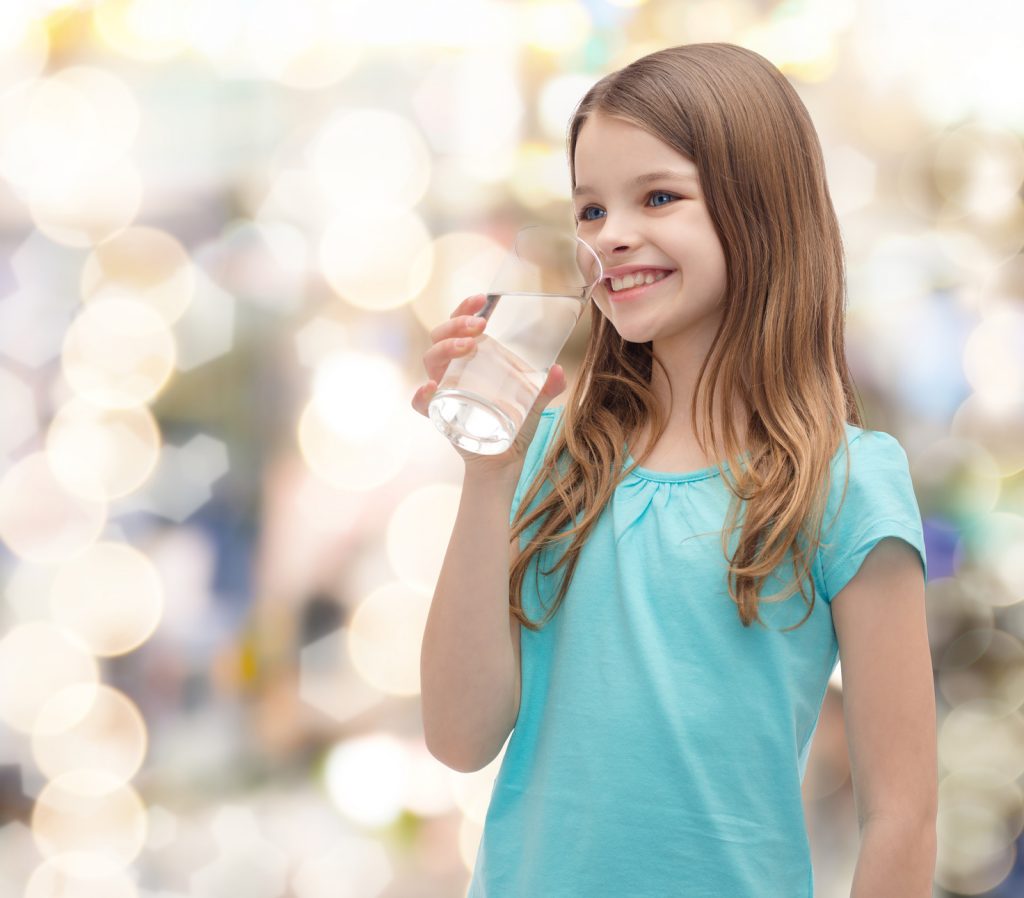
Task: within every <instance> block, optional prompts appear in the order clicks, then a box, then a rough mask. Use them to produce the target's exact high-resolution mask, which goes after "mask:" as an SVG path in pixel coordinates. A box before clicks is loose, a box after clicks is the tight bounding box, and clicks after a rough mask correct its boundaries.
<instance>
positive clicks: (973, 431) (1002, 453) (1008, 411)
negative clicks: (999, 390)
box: [950, 393, 1024, 477]
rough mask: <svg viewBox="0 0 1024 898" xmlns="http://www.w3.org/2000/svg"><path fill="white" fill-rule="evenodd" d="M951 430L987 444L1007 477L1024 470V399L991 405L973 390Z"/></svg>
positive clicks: (986, 446) (954, 420)
mask: <svg viewBox="0 0 1024 898" xmlns="http://www.w3.org/2000/svg"><path fill="white" fill-rule="evenodd" d="M950 432H951V433H952V435H953V436H955V437H958V438H960V439H965V440H971V441H972V442H974V443H977V444H979V445H981V446H983V447H984V448H985V449H986V451H987V452H988V453H989V455H990V456H991V457H992V458H993V459H994V460H995V463H996V465H998V467H999V472H1000V474H1002V476H1003V477H1012V476H1013V475H1014V474H1019V473H1020V472H1021V471H1024V398H1019V399H1017V400H1016V401H1015V402H1013V403H1012V404H1004V403H1002V402H996V403H995V404H989V403H988V402H987V401H986V399H985V395H984V394H979V393H972V394H971V395H970V396H968V397H967V398H966V399H965V400H964V401H963V403H962V404H961V405H960V407H959V408H958V409H957V411H956V414H955V415H954V416H953V421H952V424H951V425H950Z"/></svg>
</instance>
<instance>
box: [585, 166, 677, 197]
mask: <svg viewBox="0 0 1024 898" xmlns="http://www.w3.org/2000/svg"><path fill="white" fill-rule="evenodd" d="M672 179H674V180H677V181H692V182H694V183H696V181H697V176H696V175H692V174H684V173H683V172H679V171H672V170H671V169H668V168H663V169H660V170H658V171H652V172H647V174H645V175H637V177H635V178H634V179H633V180H632V181H631V182H630V186H632V187H639V186H640V185H642V184H649V183H650V182H651V181H665V180H672ZM595 192H596V191H595V190H594V188H593V187H584V186H583V185H582V184H581V185H578V186H577V187H576V189H575V190H574V191H573V192H572V195H573V196H583V194H585V193H595Z"/></svg>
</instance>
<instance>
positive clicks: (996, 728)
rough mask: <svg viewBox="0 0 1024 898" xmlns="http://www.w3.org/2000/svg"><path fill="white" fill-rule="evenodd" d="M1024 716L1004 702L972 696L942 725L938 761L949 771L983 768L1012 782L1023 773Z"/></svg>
mask: <svg viewBox="0 0 1024 898" xmlns="http://www.w3.org/2000/svg"><path fill="white" fill-rule="evenodd" d="M1021 745H1024V718H1022V717H1021V715H1020V713H1019V712H1018V711H1013V710H1010V709H1009V707H1008V706H1007V705H1006V704H1005V703H1004V702H997V701H994V700H992V699H989V698H984V699H972V700H971V701H968V702H964V703H963V704H962V705H957V706H956V707H955V708H953V709H952V710H951V711H950V712H949V714H947V715H946V718H945V720H943V721H942V723H941V725H940V727H939V760H940V761H941V762H942V763H943V765H944V766H945V767H946V769H947V770H949V771H958V770H967V769H974V768H981V769H984V770H987V771H989V772H990V773H991V774H992V775H993V776H994V777H998V778H1000V779H1001V780H1002V781H1003V782H1006V783H1011V782H1013V781H1014V780H1016V779H1017V778H1018V777H1019V776H1020V775H1021V773H1024V752H1021V750H1020V747H1021Z"/></svg>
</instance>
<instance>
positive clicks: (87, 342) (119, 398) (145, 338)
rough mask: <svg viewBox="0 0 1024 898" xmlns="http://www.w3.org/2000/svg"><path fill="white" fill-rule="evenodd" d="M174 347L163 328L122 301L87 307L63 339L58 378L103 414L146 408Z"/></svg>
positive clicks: (147, 312)
mask: <svg viewBox="0 0 1024 898" xmlns="http://www.w3.org/2000/svg"><path fill="white" fill-rule="evenodd" d="M175 356H176V346H175V342H174V337H173V336H172V334H171V332H170V330H169V329H168V327H167V323H166V322H165V321H164V320H163V318H161V317H160V316H159V315H158V314H157V313H156V312H154V311H153V310H152V309H151V308H149V307H148V306H146V305H144V304H142V303H137V302H133V301H131V300H127V299H102V300H97V301H96V302H93V303H90V304H89V305H88V306H86V307H85V308H84V309H83V310H82V311H81V312H80V313H79V315H78V317H77V318H76V319H75V320H74V321H73V322H72V324H71V327H69V328H68V331H67V334H66V335H65V338H64V350H63V358H62V361H63V368H64V376H65V377H66V378H67V380H68V383H69V384H70V385H71V387H72V389H74V390H75V392H77V393H79V394H81V395H82V396H84V397H85V398H86V399H88V400H90V401H91V402H93V403H95V404H96V405H100V406H103V407H105V408H128V407H130V406H135V405H141V404H143V403H146V402H149V401H150V400H151V399H153V397H155V396H156V394H157V393H159V392H160V390H161V389H163V387H164V385H165V384H166V383H167V380H168V379H169V378H170V376H171V374H172V372H173V370H174V361H175Z"/></svg>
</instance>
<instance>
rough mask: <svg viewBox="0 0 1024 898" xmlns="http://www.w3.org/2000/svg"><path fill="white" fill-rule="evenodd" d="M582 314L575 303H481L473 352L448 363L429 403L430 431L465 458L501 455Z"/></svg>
mask: <svg viewBox="0 0 1024 898" xmlns="http://www.w3.org/2000/svg"><path fill="white" fill-rule="evenodd" d="M582 311H583V302H582V301H581V300H580V298H579V297H575V296H554V295H551V294H529V293H509V294H505V295H489V296H488V297H487V303H486V304H485V305H484V308H483V309H481V311H480V312H479V313H478V314H479V315H481V316H482V317H485V318H487V327H486V329H485V331H484V333H483V334H482V335H481V336H480V337H478V338H477V340H476V348H475V351H474V352H471V353H470V354H469V355H466V356H459V357H457V358H455V359H453V360H452V361H451V363H450V364H449V365H448V370H447V371H446V372H445V375H444V377H443V378H442V380H441V383H439V384H438V387H437V392H436V393H435V394H434V397H433V399H432V400H431V402H430V409H429V412H430V418H431V420H432V421H433V422H434V424H435V425H436V426H437V428H438V430H440V431H441V432H442V433H443V434H444V435H445V436H447V437H448V439H449V440H451V441H452V442H453V443H455V444H456V445H457V446H459V447H460V448H462V449H465V450H466V451H468V452H475V453H477V454H479V455H498V454H500V453H502V452H504V451H505V450H507V449H508V448H509V447H510V446H511V445H512V443H513V441H514V440H515V437H516V434H517V433H518V432H519V428H520V427H522V424H523V421H524V420H525V418H526V415H527V414H528V413H529V411H530V409H531V408H532V407H533V404H534V402H536V401H537V394H538V393H540V389H541V387H543V386H544V381H545V380H547V376H548V371H549V370H550V368H551V365H553V364H554V362H555V360H556V359H557V357H558V353H559V352H560V351H561V349H562V347H563V346H564V345H565V342H566V340H568V339H569V335H570V334H571V333H572V329H573V327H575V325H576V322H577V321H578V320H579V316H580V313H581V312H582Z"/></svg>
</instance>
